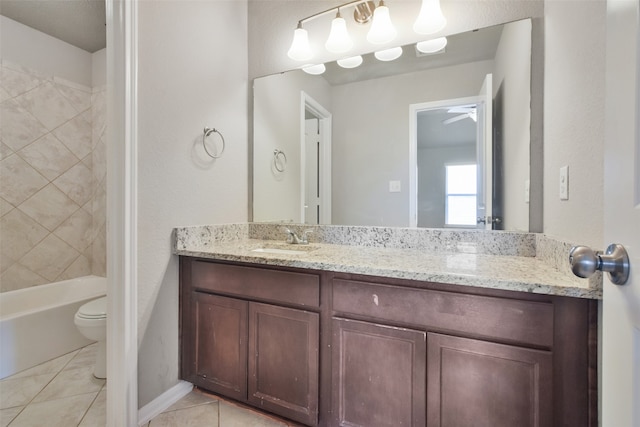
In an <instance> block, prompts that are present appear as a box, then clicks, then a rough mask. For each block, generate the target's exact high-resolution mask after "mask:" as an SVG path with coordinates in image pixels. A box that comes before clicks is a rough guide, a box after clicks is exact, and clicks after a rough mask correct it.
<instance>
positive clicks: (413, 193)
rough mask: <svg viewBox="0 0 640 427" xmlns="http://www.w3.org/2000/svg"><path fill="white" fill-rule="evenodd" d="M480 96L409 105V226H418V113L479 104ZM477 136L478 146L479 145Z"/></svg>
mask: <svg viewBox="0 0 640 427" xmlns="http://www.w3.org/2000/svg"><path fill="white" fill-rule="evenodd" d="M481 101H482V99H481V97H479V96H469V97H465V98H451V99H443V100H440V101H430V102H420V103H417V104H410V105H409V227H412V228H415V227H417V226H418V113H421V112H423V111H428V110H436V109H441V108H453V107H458V106H460V105H468V104H478V103H479V102H481ZM477 143H478V141H477V137H476V147H477Z"/></svg>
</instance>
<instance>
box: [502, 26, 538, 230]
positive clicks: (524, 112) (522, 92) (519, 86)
mask: <svg viewBox="0 0 640 427" xmlns="http://www.w3.org/2000/svg"><path fill="white" fill-rule="evenodd" d="M523 46H528V47H529V48H528V49H523ZM494 60H495V67H494V72H493V91H494V97H495V95H496V92H497V91H498V90H499V88H502V90H501V94H502V116H503V119H502V126H503V129H502V140H503V142H504V144H503V148H504V151H503V155H504V158H503V160H504V176H505V177H508V179H505V180H504V183H503V193H502V194H503V200H505V201H508V202H505V203H504V212H503V219H504V224H503V225H504V229H505V230H518V231H529V203H528V202H526V201H525V197H524V189H525V181H527V180H529V177H530V173H529V162H530V156H529V147H530V139H531V132H530V129H531V84H530V82H531V21H530V20H523V21H518V22H512V23H510V24H508V25H505V26H504V29H503V30H502V36H501V38H500V44H499V45H498V49H497V51H496V56H495V59H494Z"/></svg>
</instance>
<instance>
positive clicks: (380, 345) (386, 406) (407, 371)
mask: <svg viewBox="0 0 640 427" xmlns="http://www.w3.org/2000/svg"><path fill="white" fill-rule="evenodd" d="M332 354H333V357H332V372H333V379H332V382H333V384H332V401H333V404H332V408H333V422H332V425H336V426H350V427H351V426H363V427H376V426H420V427H422V426H424V425H425V399H426V398H425V392H426V379H425V365H426V333H425V332H421V331H414V330H409V329H403V328H393V327H388V326H382V325H376V324H372V323H366V322H358V321H353V320H346V319H336V318H334V319H333V343H332Z"/></svg>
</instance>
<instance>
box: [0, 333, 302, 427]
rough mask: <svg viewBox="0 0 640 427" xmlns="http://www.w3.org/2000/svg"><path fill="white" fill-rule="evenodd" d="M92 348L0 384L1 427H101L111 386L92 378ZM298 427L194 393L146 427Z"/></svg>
mask: <svg viewBox="0 0 640 427" xmlns="http://www.w3.org/2000/svg"><path fill="white" fill-rule="evenodd" d="M95 350H96V346H95V344H94V345H90V346H88V347H85V348H83V349H80V350H76V351H74V352H71V353H69V354H65V355H64V356H61V357H58V358H57V359H54V360H50V361H48V362H45V363H43V364H41V365H38V366H36V367H34V368H31V369H28V370H26V371H22V372H20V373H18V374H15V375H13V376H11V377H8V378H5V379H3V380H1V381H0V427H41V426H45V425H46V426H47V427H76V426H77V427H102V426H104V425H105V417H106V415H105V413H106V387H107V385H106V382H105V380H98V379H96V378H95V377H94V376H93V373H92V372H93V361H94V356H95ZM163 426H170V427H183V426H184V427H190V426H194V427H247V426H251V427H299V425H298V424H296V423H292V422H287V421H284V420H281V419H278V418H276V417H272V416H268V415H264V414H262V413H259V412H256V411H253V410H251V409H249V408H247V407H244V406H242V405H238V404H236V403H232V402H228V401H225V400H223V399H220V398H218V397H217V396H213V395H209V394H206V393H202V392H200V391H192V392H191V393H189V394H188V395H187V396H185V397H184V398H182V399H181V400H180V401H178V402H176V403H175V404H174V405H173V406H171V407H170V408H168V409H167V410H166V411H165V412H163V413H162V414H160V415H158V416H157V417H156V418H154V419H153V420H151V421H150V422H149V423H147V424H146V425H145V426H144V427H163Z"/></svg>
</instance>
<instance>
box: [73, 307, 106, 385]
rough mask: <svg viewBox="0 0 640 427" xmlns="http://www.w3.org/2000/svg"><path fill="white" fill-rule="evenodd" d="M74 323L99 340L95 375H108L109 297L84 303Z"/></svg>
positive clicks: (90, 336) (83, 332)
mask: <svg viewBox="0 0 640 427" xmlns="http://www.w3.org/2000/svg"><path fill="white" fill-rule="evenodd" d="M74 323H75V324H76V327H77V328H78V330H79V331H80V333H81V334H82V335H84V336H85V337H86V338H88V339H90V340H93V341H97V342H98V348H97V349H96V364H95V367H94V368H93V375H94V376H95V377H96V378H106V377H107V348H106V342H107V297H106V296H105V297H102V298H98V299H94V300H93V301H89V302H88V303H86V304H83V305H82V306H81V307H80V308H79V309H78V311H77V313H76V315H75V318H74Z"/></svg>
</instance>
